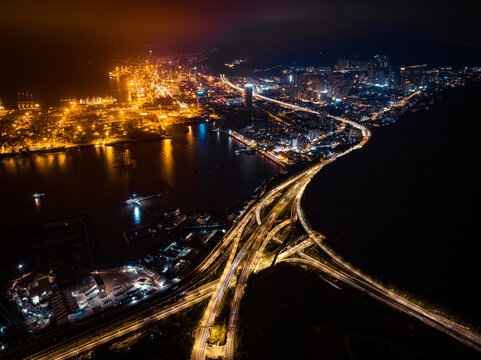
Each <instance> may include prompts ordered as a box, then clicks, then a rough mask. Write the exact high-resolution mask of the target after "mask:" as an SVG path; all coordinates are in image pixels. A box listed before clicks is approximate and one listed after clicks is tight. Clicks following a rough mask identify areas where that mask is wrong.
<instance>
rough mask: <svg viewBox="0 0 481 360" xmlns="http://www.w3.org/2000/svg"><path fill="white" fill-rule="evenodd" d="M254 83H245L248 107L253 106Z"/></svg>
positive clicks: (245, 97) (245, 102)
mask: <svg viewBox="0 0 481 360" xmlns="http://www.w3.org/2000/svg"><path fill="white" fill-rule="evenodd" d="M253 87H254V86H253V85H252V84H249V83H248V84H245V85H244V104H245V106H246V107H249V108H250V107H252V90H253Z"/></svg>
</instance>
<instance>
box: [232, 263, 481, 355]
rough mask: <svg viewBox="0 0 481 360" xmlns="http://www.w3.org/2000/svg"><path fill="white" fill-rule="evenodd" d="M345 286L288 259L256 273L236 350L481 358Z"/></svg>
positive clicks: (244, 352)
mask: <svg viewBox="0 0 481 360" xmlns="http://www.w3.org/2000/svg"><path fill="white" fill-rule="evenodd" d="M341 286H342V285H341ZM342 287H343V290H342V291H340V290H337V289H335V288H334V287H332V286H330V285H328V284H327V283H326V282H324V281H323V280H322V279H320V278H319V276H318V275H317V274H314V273H313V272H310V271H305V270H303V269H301V268H300V267H297V266H293V265H288V264H286V263H281V264H279V265H276V266H275V267H274V268H269V269H267V270H265V271H262V272H260V273H258V274H255V275H253V276H252V277H251V278H250V279H249V282H248V285H247V289H246V293H245V296H244V298H243V300H242V303H241V308H240V313H239V320H238V325H239V327H238V331H237V335H238V336H237V339H236V342H237V348H236V353H235V358H236V359H346V360H350V359H355V360H360V359H369V360H373V359H383V360H385V359H453V358H458V359H475V358H478V354H477V353H475V352H474V351H472V350H470V349H469V348H467V347H466V346H464V345H462V344H461V343H458V342H457V341H455V340H453V339H451V338H450V337H448V336H447V335H443V334H441V333H439V332H437V331H435V330H433V329H431V328H429V327H427V326H425V325H423V324H420V323H418V322H417V321H415V320H412V319H411V318H408V317H406V316H404V315H402V314H400V313H398V312H395V311H393V310H391V309H389V308H387V307H385V306H383V305H381V304H379V303H377V302H375V301H374V300H371V299H370V298H366V297H365V296H364V295H362V294H360V293H359V292H356V291H352V290H350V289H348V288H345V287H344V286H342Z"/></svg>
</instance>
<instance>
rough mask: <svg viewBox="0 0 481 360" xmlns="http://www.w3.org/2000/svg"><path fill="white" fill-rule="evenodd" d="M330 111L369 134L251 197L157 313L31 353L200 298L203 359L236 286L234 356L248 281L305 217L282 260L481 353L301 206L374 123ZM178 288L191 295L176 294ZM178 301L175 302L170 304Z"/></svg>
mask: <svg viewBox="0 0 481 360" xmlns="http://www.w3.org/2000/svg"><path fill="white" fill-rule="evenodd" d="M221 79H222V81H223V82H224V83H225V84H227V85H229V86H232V87H233V88H235V89H237V90H239V91H243V89H242V88H240V87H238V86H236V85H234V84H232V83H231V82H229V81H228V80H227V79H226V78H225V77H224V76H222V77H221ZM253 95H254V96H255V97H257V98H261V99H263V100H265V101H272V102H274V103H277V104H279V105H281V106H283V107H287V108H291V109H293V110H296V111H307V112H310V113H314V114H319V112H317V111H315V110H312V109H308V108H303V107H300V106H298V105H293V104H289V103H285V102H282V101H279V100H275V99H270V98H267V97H265V96H262V95H259V94H255V93H254V94H253ZM328 116H329V117H331V118H332V119H334V120H336V121H338V122H340V123H341V124H343V125H350V126H352V127H354V128H357V129H359V130H360V131H361V133H362V136H363V137H362V139H361V141H360V142H359V143H358V144H356V145H354V146H352V147H351V148H349V149H347V150H345V151H343V152H341V153H338V154H334V155H332V156H330V157H328V158H325V159H324V160H323V161H321V162H319V163H316V164H314V165H312V166H311V167H309V168H307V169H305V170H303V171H301V172H300V173H298V174H296V175H293V176H291V177H290V178H289V179H287V180H285V181H284V182H283V183H281V184H279V185H277V186H275V187H274V188H272V189H271V190H270V191H268V192H267V193H266V194H264V195H262V196H261V197H260V198H259V199H258V200H257V201H255V202H254V203H252V204H251V206H250V207H249V208H248V209H247V210H246V211H245V213H244V214H243V216H242V218H241V219H240V221H239V222H238V223H237V224H235V225H234V226H233V227H232V228H231V230H230V231H229V232H228V233H227V234H226V235H225V236H224V237H223V239H222V240H221V241H220V242H219V243H218V244H217V245H216V246H215V247H214V249H213V250H212V251H211V253H210V254H209V256H207V257H206V258H205V259H204V260H203V261H202V262H201V263H200V264H199V265H198V266H197V268H196V269H195V270H194V271H193V272H192V274H191V276H190V277H189V279H186V280H185V281H184V282H183V283H182V284H179V287H178V289H177V290H176V291H175V292H172V293H171V295H170V299H164V300H163V301H160V302H158V303H156V304H154V306H153V307H152V309H153V311H151V312H150V313H147V312H144V313H142V314H144V315H142V314H138V316H137V317H132V319H131V320H122V319H121V320H119V321H118V322H114V323H112V324H109V325H108V326H105V327H100V328H99V329H98V330H96V332H91V333H86V334H84V335H82V336H78V337H76V338H75V339H74V340H72V341H65V342H62V343H60V344H56V345H54V346H52V347H51V348H49V349H46V350H44V351H41V352H39V353H37V354H35V355H32V356H27V357H25V358H26V359H67V358H69V357H72V356H75V355H77V354H80V353H82V352H84V351H87V350H90V349H93V348H94V347H96V346H98V345H100V344H104V343H107V342H110V341H112V340H114V339H116V338H118V337H120V336H123V335H125V334H128V333H130V332H133V331H137V330H139V329H141V328H142V327H144V326H146V325H148V324H150V323H152V322H154V321H158V320H160V319H162V318H163V317H166V316H169V315H171V314H173V313H175V312H178V311H181V310H183V309H186V308H187V307H189V306H192V305H194V304H196V303H199V302H200V301H202V300H206V299H209V302H208V304H207V307H206V310H205V312H204V314H203V317H202V319H201V322H200V326H199V328H198V330H197V332H196V339H195V344H194V347H193V351H192V357H191V358H192V359H204V358H205V353H206V347H207V339H208V337H209V334H210V328H211V327H212V325H213V324H214V321H215V318H216V316H217V315H218V314H219V312H220V310H221V307H222V300H223V299H224V297H225V293H226V291H227V289H229V288H230V287H233V286H235V293H234V298H233V301H232V303H231V304H225V306H230V309H231V311H230V314H231V315H230V318H229V326H228V336H227V343H226V346H225V358H226V359H233V357H234V348H235V331H236V320H237V314H238V308H239V304H240V299H241V298H242V295H243V292H244V288H245V284H246V282H247V279H248V277H249V276H250V275H251V274H252V273H253V272H256V271H260V270H262V269H265V268H266V267H268V266H270V265H271V264H272V261H273V260H274V254H272V253H265V249H266V246H267V244H268V243H269V242H270V241H272V240H273V239H274V241H277V242H279V241H281V242H283V241H284V240H285V239H281V238H280V237H279V233H280V230H282V229H283V228H285V227H286V226H288V225H289V224H293V223H294V222H295V221H298V222H300V224H301V226H302V228H303V229H304V231H305V233H306V235H305V236H300V237H299V238H297V239H295V241H293V242H292V243H290V244H287V245H286V247H285V248H284V249H283V251H282V252H281V253H280V254H279V255H278V257H277V259H278V260H279V261H287V262H291V263H295V264H303V265H308V266H311V267H313V268H315V269H317V270H319V271H322V272H324V273H326V274H328V275H330V276H332V277H334V278H336V279H338V280H339V281H342V282H344V283H345V284H347V285H349V286H352V287H353V288H356V289H358V290H359V291H362V292H364V293H366V294H368V295H370V296H372V297H373V298H375V299H377V300H379V301H381V302H383V303H384V304H386V305H389V306H391V307H393V308H395V309H397V310H399V311H401V312H403V313H405V314H408V315H410V316H412V317H415V318H416V319H418V320H420V321H422V322H423V323H425V324H428V325H430V326H432V327H434V328H436V329H439V330H440V331H443V332H444V333H446V334H448V335H450V336H452V337H454V338H455V339H457V340H459V341H461V342H463V343H465V344H466V345H468V346H471V347H472V348H474V349H476V350H478V351H481V339H480V338H479V337H477V336H476V335H474V334H472V333H470V332H469V331H468V330H467V329H464V328H463V327H462V326H460V325H458V324H456V323H454V322H452V321H450V320H447V319H445V318H443V317H442V316H439V315H437V314H433V313H431V312H429V311H428V310H426V309H423V308H421V307H420V306H418V305H416V304H413V303H411V302H409V301H408V300H406V299H404V298H402V297H401V296H399V295H397V294H394V293H393V292H391V291H389V290H387V289H385V288H383V287H382V286H381V285H379V284H377V283H376V282H374V281H373V280H371V279H369V278H368V277H367V276H365V275H363V274H362V273H361V272H360V271H358V270H356V269H354V268H352V267H351V266H350V265H349V264H347V263H346V262H345V261H343V260H342V259H341V258H340V257H339V256H337V255H336V254H335V253H334V252H333V251H332V250H331V249H329V248H328V247H327V246H326V245H325V244H324V243H323V236H322V235H320V234H318V233H316V232H314V231H312V229H311V228H310V226H309V224H308V222H307V220H306V218H305V215H304V213H303V211H302V208H301V199H302V195H303V193H304V190H305V188H306V186H307V185H308V183H309V182H310V181H311V179H312V178H313V177H314V176H315V175H316V174H317V173H318V172H319V171H320V170H321V169H322V168H323V167H324V166H326V165H328V164H330V163H331V162H333V161H335V160H336V159H338V158H339V157H341V156H345V155H347V154H348V153H350V152H351V151H355V150H358V149H360V148H362V147H363V146H364V145H365V144H366V143H367V142H368V141H369V138H370V137H371V133H370V131H369V129H367V128H366V127H365V126H363V125H361V124H358V123H356V122H353V121H351V120H348V119H344V118H340V117H335V116H330V115H328ZM263 214H265V216H263ZM281 237H282V236H281ZM313 245H315V246H316V247H317V249H318V251H319V252H320V253H321V257H322V260H323V262H320V261H317V260H316V259H313V258H311V257H309V256H307V255H306V254H304V253H303V250H304V249H306V248H308V247H310V246H313ZM292 256H297V257H292ZM224 262H225V266H224V268H223V271H222V274H221V276H220V278H219V279H217V280H214V281H212V282H209V283H207V284H205V278H206V277H207V276H210V275H211V274H212V273H213V271H215V269H217V268H218V266H220V265H221V264H222V263H224ZM236 275H237V276H236ZM186 293H187V294H186ZM179 294H186V295H184V296H183V297H182V298H180V299H178V296H179ZM173 299H177V300H175V302H172V300H173Z"/></svg>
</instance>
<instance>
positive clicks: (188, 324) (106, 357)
mask: <svg viewBox="0 0 481 360" xmlns="http://www.w3.org/2000/svg"><path fill="white" fill-rule="evenodd" d="M206 306H207V301H203V302H201V303H199V304H196V305H194V306H192V307H191V308H189V309H187V310H185V311H182V312H180V313H177V314H174V315H171V316H169V317H168V318H165V319H163V320H161V321H159V323H158V324H157V325H156V326H155V327H154V328H153V329H151V332H150V334H149V335H147V336H146V337H144V338H143V339H142V340H141V341H139V342H138V343H136V344H135V345H134V346H132V347H131V348H130V350H128V351H123V352H119V351H113V350H109V348H108V346H106V347H104V348H102V349H100V350H98V351H95V352H94V354H93V359H101V360H110V359H112V360H113V359H115V360H122V359H149V360H150V359H152V360H155V359H162V360H185V359H189V358H190V355H191V352H192V348H193V346H194V332H195V330H196V329H197V326H198V324H199V321H200V319H201V318H202V315H203V313H204V309H205V307H206Z"/></svg>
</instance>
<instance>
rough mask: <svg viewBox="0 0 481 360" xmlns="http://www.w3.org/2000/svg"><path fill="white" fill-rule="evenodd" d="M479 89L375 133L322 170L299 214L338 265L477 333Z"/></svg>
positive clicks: (480, 311)
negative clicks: (458, 320) (416, 298)
mask: <svg viewBox="0 0 481 360" xmlns="http://www.w3.org/2000/svg"><path fill="white" fill-rule="evenodd" d="M480 97H481V85H480V84H471V85H468V86H465V87H461V88H455V89H449V90H446V91H445V93H444V94H443V96H442V98H441V100H440V101H438V102H436V103H435V104H434V105H433V106H432V108H431V109H429V110H425V111H421V112H416V113H407V114H406V115H405V116H404V117H402V118H401V119H400V120H399V121H398V123H397V124H395V125H392V126H389V127H384V128H380V129H375V131H373V137H372V138H371V140H370V141H369V143H368V144H367V145H366V146H365V148H363V149H362V150H360V151H356V152H353V153H351V154H349V155H348V156H346V157H344V158H341V159H339V161H336V162H335V163H334V164H332V165H329V166H328V167H326V168H325V169H323V170H322V171H321V172H320V173H319V174H318V175H317V176H316V177H315V178H314V179H313V181H312V182H311V183H310V184H309V186H308V188H307V190H306V192H305V194H304V197H303V207H304V210H305V212H306V216H307V218H308V220H309V221H310V222H311V225H312V227H313V228H314V229H316V230H318V231H320V232H321V233H323V234H325V235H326V236H327V243H328V244H329V245H330V246H331V247H332V248H334V249H335V250H336V251H337V252H338V253H339V254H340V255H341V256H342V257H344V258H345V259H346V260H348V261H349V262H351V263H352V264H354V265H355V266H357V267H358V268H360V269H361V270H362V271H364V272H365V273H367V274H369V275H372V276H374V277H376V278H378V279H380V280H381V281H382V282H384V283H385V284H391V285H394V287H396V288H398V289H407V291H409V292H411V293H414V294H416V295H419V296H420V297H421V298H423V299H426V300H427V302H428V303H431V304H436V305H438V306H440V307H441V308H447V309H448V310H450V311H452V312H453V313H454V314H455V316H459V317H460V318H461V320H462V321H465V322H467V323H470V324H473V325H474V326H475V327H476V326H477V327H478V328H479V325H480V324H481V308H480V307H479V304H480V303H481V292H479V286H478V284H479V278H480V275H481V268H480V267H479V252H478V249H479V238H480V236H479V227H478V226H477V222H478V218H477V217H478V215H477V211H476V210H479V208H480V191H481V190H480V184H481V179H480V171H479V159H480V148H479V134H480V130H481V110H480V107H479V105H480V103H479V99H480Z"/></svg>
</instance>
